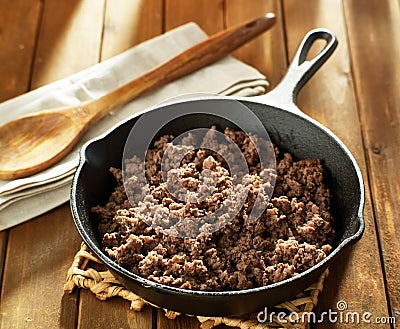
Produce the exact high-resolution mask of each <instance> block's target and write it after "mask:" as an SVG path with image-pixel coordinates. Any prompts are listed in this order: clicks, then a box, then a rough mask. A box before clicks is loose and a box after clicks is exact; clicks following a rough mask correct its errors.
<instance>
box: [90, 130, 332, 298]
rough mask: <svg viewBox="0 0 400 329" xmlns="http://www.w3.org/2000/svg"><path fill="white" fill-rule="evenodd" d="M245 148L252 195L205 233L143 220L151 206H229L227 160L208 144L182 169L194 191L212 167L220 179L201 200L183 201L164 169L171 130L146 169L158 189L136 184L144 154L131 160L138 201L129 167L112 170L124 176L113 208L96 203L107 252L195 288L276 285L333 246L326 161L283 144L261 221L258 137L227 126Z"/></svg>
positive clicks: (179, 210) (180, 209) (182, 209)
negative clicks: (166, 230) (255, 205)
mask: <svg viewBox="0 0 400 329" xmlns="http://www.w3.org/2000/svg"><path fill="white" fill-rule="evenodd" d="M224 133H225V134H226V135H227V136H229V137H230V138H231V139H233V140H234V141H235V142H236V143H237V144H238V145H239V147H240V148H241V150H242V152H243V154H245V157H246V161H247V163H248V165H249V172H250V174H249V175H248V176H247V182H248V186H247V187H248V188H249V194H248V198H247V199H246V202H245V204H244V206H243V208H242V209H241V210H240V212H239V213H238V214H237V215H236V216H235V218H234V219H233V221H232V222H231V223H230V224H228V225H226V226H225V227H223V228H221V229H220V230H218V231H216V232H214V233H212V234H209V235H203V236H200V237H198V238H196V239H195V238H180V237H174V236H170V235H165V234H162V233H161V232H160V231H159V230H156V229H154V228H152V227H149V226H148V225H147V224H146V223H145V222H144V220H143V218H144V216H145V215H146V214H144V212H143V209H152V211H154V212H155V213H158V212H159V211H166V212H169V213H172V214H173V213H174V212H175V214H176V215H177V216H201V215H204V214H205V213H207V212H212V211H213V210H215V207H217V205H221V200H222V199H223V198H224V197H225V194H224V193H225V192H226V190H227V189H229V188H230V187H231V180H230V178H229V172H228V170H227V169H226V168H225V167H224V163H223V160H222V159H219V157H218V155H215V154H213V153H212V152H209V151H207V150H205V149H198V150H196V151H192V152H191V154H189V155H188V156H187V157H185V159H184V161H183V164H182V166H181V168H179V170H177V172H175V174H176V179H178V180H180V181H181V183H182V185H184V186H185V187H186V188H187V189H188V190H191V189H194V190H195V189H201V188H207V184H206V183H207V181H203V182H200V181H199V171H201V170H202V169H210V171H211V173H212V175H214V176H213V177H214V178H217V185H216V187H215V191H214V192H213V194H212V196H213V199H212V200H211V199H206V200H204V201H203V202H201V203H196V204H191V203H186V204H185V203H183V202H180V201H179V200H175V199H174V198H173V197H171V195H170V194H169V193H168V189H167V186H166V183H164V182H163V180H162V176H161V174H160V161H161V158H162V154H163V152H164V151H165V149H166V148H167V146H168V145H169V143H170V141H171V140H172V139H173V137H172V136H163V137H161V138H160V139H159V140H158V141H157V142H155V144H154V147H153V148H152V149H150V150H149V151H148V152H147V155H146V164H145V166H146V175H147V179H148V181H149V182H150V184H151V188H150V193H147V194H146V193H145V192H144V190H143V189H142V187H141V186H135V177H134V173H135V170H138V169H140V168H139V167H140V166H143V164H141V163H140V160H139V159H137V158H135V157H134V158H133V159H130V160H129V161H128V163H127V168H128V171H129V170H130V169H131V174H132V175H133V177H132V179H131V180H130V183H129V184H131V186H132V188H133V189H134V194H135V197H136V198H137V200H136V201H135V202H137V203H136V204H134V205H131V204H130V203H129V201H128V200H127V197H126V194H125V189H124V186H123V182H122V171H121V170H120V169H115V168H111V169H110V171H111V173H112V174H113V175H114V176H115V179H116V180H117V183H118V185H117V187H116V188H115V190H114V191H113V192H112V194H111V196H110V199H109V202H108V203H107V204H106V205H105V206H97V207H94V208H93V212H94V213H95V214H97V216H98V218H99V220H100V224H99V231H100V233H101V235H102V237H103V240H102V244H103V248H104V251H105V252H106V253H107V254H108V255H109V257H110V258H111V259H113V260H114V261H115V262H116V263H118V264H119V265H121V266H123V267H124V268H126V269H128V270H130V271H131V272H133V273H135V274H137V275H140V276H142V277H144V278H147V279H149V280H152V281H155V282H159V283H163V284H166V285H170V286H174V287H179V288H184V289H194V290H208V291H222V290H240V289H248V288H253V287H259V286H265V285H268V284H271V283H275V282H278V281H281V280H284V279H286V278H289V277H292V276H295V275H296V274H298V273H300V272H302V271H304V270H306V269H308V268H310V267H312V266H313V265H315V264H316V263H318V262H319V261H321V260H322V259H324V258H325V257H326V255H327V254H328V253H329V252H330V250H331V248H332V247H331V246H330V243H331V242H332V239H333V236H334V230H333V228H332V222H333V218H332V216H331V214H330V194H329V190H328V188H327V187H326V186H325V184H324V182H323V180H324V179H323V166H322V163H321V161H320V160H319V159H304V160H299V161H295V160H294V159H293V157H292V155H291V154H289V153H284V154H282V153H281V152H280V151H279V150H278V148H276V147H275V155H276V160H277V167H276V170H277V176H276V185H275V190H274V193H273V196H272V198H271V200H270V201H269V202H268V205H267V208H266V210H265V211H264V212H263V214H262V216H261V217H260V218H259V219H258V220H257V221H255V222H252V223H250V222H249V221H248V216H247V215H248V212H249V210H251V205H252V202H254V199H255V196H256V195H257V193H258V192H259V188H260V174H261V172H260V165H259V159H258V156H257V153H256V152H255V148H254V145H253V144H252V142H251V140H250V138H249V137H248V136H246V135H245V134H244V133H243V132H239V131H233V130H231V129H226V130H225V132H224Z"/></svg>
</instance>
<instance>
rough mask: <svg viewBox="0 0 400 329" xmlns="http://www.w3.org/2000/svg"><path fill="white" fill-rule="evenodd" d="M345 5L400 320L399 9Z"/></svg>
mask: <svg viewBox="0 0 400 329" xmlns="http://www.w3.org/2000/svg"><path fill="white" fill-rule="evenodd" d="M343 4H344V9H345V13H346V21H347V22H348V23H347V27H348V35H349V43H350V45H351V58H352V65H353V72H354V80H355V87H356V91H357V99H358V102H359V106H360V113H361V124H362V127H363V135H364V140H365V152H366V154H367V156H368V166H369V172H370V174H369V178H370V182H371V188H372V195H373V200H374V202H373V205H374V210H375V214H376V220H377V227H378V231H379V239H380V243H381V248H382V256H383V261H384V268H385V273H386V281H387V289H388V293H389V302H390V306H391V310H392V314H393V315H396V316H397V322H400V276H399V273H400V238H399V236H400V202H399V200H400V178H399V163H400V129H399V127H400V111H399V109H400V96H399V91H400V65H399V59H400V10H399V6H398V3H396V1H390V0H385V1H376V0H371V1H368V2H362V1H349V2H347V1H344V2H343ZM371 13H374V14H373V15H371Z"/></svg>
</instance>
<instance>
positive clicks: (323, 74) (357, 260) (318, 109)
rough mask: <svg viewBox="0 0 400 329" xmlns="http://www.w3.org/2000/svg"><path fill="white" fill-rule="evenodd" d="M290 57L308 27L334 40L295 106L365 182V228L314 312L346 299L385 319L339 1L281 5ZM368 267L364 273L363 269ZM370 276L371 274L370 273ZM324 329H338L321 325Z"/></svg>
mask: <svg viewBox="0 0 400 329" xmlns="http://www.w3.org/2000/svg"><path fill="white" fill-rule="evenodd" d="M284 14H285V22H286V28H287V33H286V35H287V45H288V53H289V58H292V57H293V54H294V52H295V51H296V50H297V47H298V45H299V43H300V41H301V40H302V38H303V36H304V35H305V34H306V33H307V32H308V31H309V30H311V29H312V28H316V27H326V28H329V29H330V30H331V31H333V32H334V33H335V34H336V36H337V37H338V39H339V42H340V46H339V47H338V49H337V50H336V52H335V53H334V55H333V56H332V57H331V58H330V59H329V61H328V62H327V63H326V64H324V66H323V67H322V68H321V70H320V72H318V73H317V74H316V75H315V77H313V78H312V79H311V80H310V81H309V82H308V84H307V85H306V86H305V87H304V89H303V91H302V92H301V93H300V95H299V98H298V104H299V107H300V108H301V109H302V110H303V111H304V112H306V113H307V114H309V115H310V116H311V117H313V118H315V119H317V120H318V121H320V122H321V123H323V124H324V125H326V126H327V127H328V128H330V129H331V130H332V131H333V132H334V133H336V134H337V135H338V137H339V138H341V139H342V140H343V141H344V143H345V144H346V145H347V146H348V147H349V148H350V151H351V152H352V153H353V154H354V156H355V158H356V160H357V162H358V164H359V166H360V167H361V170H362V172H363V176H364V178H365V184H366V204H365V211H364V218H365V221H366V230H365V232H364V235H363V237H362V239H361V240H360V241H359V242H358V243H357V244H356V245H355V246H354V247H352V248H350V249H349V250H346V251H345V253H343V255H342V256H341V258H339V259H338V260H337V261H336V263H335V264H334V265H333V266H332V268H331V274H330V277H329V279H328V280H327V282H326V284H325V291H324V292H323V293H322V295H321V298H320V305H319V309H320V310H321V311H327V310H328V309H329V308H331V309H332V310H336V303H337V302H338V301H345V302H346V303H347V305H348V310H349V311H352V312H359V313H360V314H362V313H363V312H368V311H369V312H373V313H374V315H376V316H384V315H387V305H386V295H385V286H384V280H383V276H382V268H381V263H380V257H379V248H378V242H377V238H376V233H375V230H374V225H375V223H374V217H373V212H372V208H371V200H370V191H369V186H368V180H367V177H368V175H367V170H366V164H365V158H364V152H363V141H362V137H361V129H360V123H359V122H360V121H359V117H358V111H357V104H356V99H355V94H354V89H353V81H352V78H351V69H350V62H349V51H350V50H349V46H348V44H347V42H346V40H347V36H346V31H345V26H344V17H343V11H342V7H341V1H340V0H329V1H326V0H320V1H302V2H301V3H300V2H299V1H296V0H287V1H285V2H284ZM366 269H368V270H366ZM372 273H373V275H371V274H372ZM322 327H323V328H328V327H333V328H335V327H337V328H339V327H341V324H339V323H336V324H333V323H331V324H329V323H324V324H323V326H322Z"/></svg>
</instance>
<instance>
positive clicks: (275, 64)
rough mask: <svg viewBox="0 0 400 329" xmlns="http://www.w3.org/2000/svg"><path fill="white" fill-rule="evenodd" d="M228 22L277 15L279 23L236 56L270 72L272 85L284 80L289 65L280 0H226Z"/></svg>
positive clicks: (233, 23)
mask: <svg viewBox="0 0 400 329" xmlns="http://www.w3.org/2000/svg"><path fill="white" fill-rule="evenodd" d="M225 10H226V14H225V15H226V25H227V26H232V25H235V24H240V23H243V22H245V21H247V20H250V19H253V18H256V17H259V16H262V15H264V14H266V13H269V12H272V13H274V14H275V15H276V17H277V21H276V23H275V26H274V27H273V28H271V29H270V30H268V31H267V32H265V33H264V34H262V35H261V36H259V37H257V38H256V39H255V40H253V41H251V42H249V43H247V44H246V45H244V46H243V47H241V48H240V49H238V50H236V51H235V52H233V53H232V55H233V56H234V57H236V58H238V59H240V60H242V61H243V62H245V63H247V64H249V65H251V66H253V67H255V68H257V69H258V70H259V71H260V72H261V73H263V74H264V75H266V77H267V79H268V81H269V82H270V84H271V87H274V86H276V85H277V84H278V82H279V81H280V80H281V79H282V77H283V75H284V74H285V72H286V68H287V59H286V47H285V37H284V29H283V22H282V8H281V3H280V1H279V0H274V1H270V0H259V1H257V2H255V1H252V2H250V1H247V0H232V1H227V2H226V8H225Z"/></svg>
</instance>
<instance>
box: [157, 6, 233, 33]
mask: <svg viewBox="0 0 400 329" xmlns="http://www.w3.org/2000/svg"><path fill="white" fill-rule="evenodd" d="M223 10H224V0H197V1H196V4H194V3H193V2H192V1H187V0H165V17H164V22H165V30H166V31H168V30H171V29H173V28H174V27H177V26H179V25H182V24H185V23H187V22H195V23H197V24H198V25H200V27H201V28H202V29H203V30H204V31H205V32H206V33H207V34H209V35H211V34H214V33H216V32H219V31H221V30H222V29H223V28H224V27H225V26H224V19H223V15H224V12H223Z"/></svg>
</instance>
